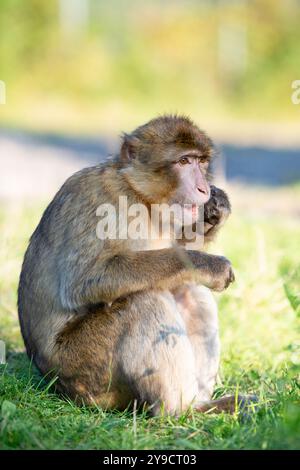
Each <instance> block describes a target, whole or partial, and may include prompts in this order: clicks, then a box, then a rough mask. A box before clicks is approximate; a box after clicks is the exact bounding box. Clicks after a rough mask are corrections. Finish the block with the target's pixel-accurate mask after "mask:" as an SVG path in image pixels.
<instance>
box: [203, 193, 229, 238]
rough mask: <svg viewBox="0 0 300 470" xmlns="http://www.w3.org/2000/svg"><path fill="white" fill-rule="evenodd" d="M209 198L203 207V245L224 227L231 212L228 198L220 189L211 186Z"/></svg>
mask: <svg viewBox="0 0 300 470" xmlns="http://www.w3.org/2000/svg"><path fill="white" fill-rule="evenodd" d="M210 188H211V197H210V199H209V201H208V202H207V203H206V204H205V205H204V243H205V244H207V243H209V242H211V241H212V240H213V239H214V238H215V236H216V235H217V233H218V231H219V230H220V228H221V227H222V226H223V225H224V223H225V222H226V220H227V219H228V217H229V215H230V212H231V204H230V202H229V199H228V196H227V194H226V193H225V191H223V190H222V189H220V188H217V187H216V186H213V185H211V187H210Z"/></svg>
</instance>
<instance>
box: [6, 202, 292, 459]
mask: <svg viewBox="0 0 300 470" xmlns="http://www.w3.org/2000/svg"><path fill="white" fill-rule="evenodd" d="M41 212H42V208H41V207H40V206H37V207H21V208H20V207H18V208H9V209H7V208H4V207H0V229H1V244H0V339H1V340H4V341H5V342H6V345H7V364H5V365H1V366H0V449H192V450H193V449H299V448H300V438H299V435H300V433H299V432H300V407H299V398H300V393H299V372H300V354H299V353H300V341H299V303H300V295H299V293H300V271H299V265H300V263H299V261H300V253H299V239H300V222H299V220H298V221H297V220H290V219H286V220H282V219H281V220H275V219H272V218H267V217H266V218H265V219H263V218H261V217H260V218H257V219H253V218H250V217H247V216H245V215H244V216H242V215H241V214H233V216H232V217H231V219H230V220H229V221H228V223H227V225H226V227H224V229H223V231H222V233H221V235H220V239H219V241H218V243H217V244H216V245H215V246H213V247H212V248H211V251H213V252H214V253H216V252H219V253H224V254H226V256H227V257H228V258H229V259H230V260H231V261H232V263H233V266H234V269H235V273H236V279H237V280H236V282H235V284H234V285H233V286H232V287H230V289H228V291H226V292H224V293H222V294H220V295H218V296H217V298H218V302H219V310H220V325H221V340H222V362H221V371H220V375H221V381H220V383H219V384H218V386H217V387H216V390H215V397H219V396H222V395H225V394H227V393H231V394H232V393H237V392H242V393H255V394H257V395H258V398H259V403H258V408H257V409H256V411H255V412H254V413H252V414H250V415H249V416H248V417H247V418H246V419H245V418H243V416H239V415H238V414H236V415H233V416H230V415H226V414H222V415H214V414H209V413H208V414H199V413H195V412H192V414H186V415H183V416H181V417H179V418H177V419H176V418H170V417H155V418H148V417H147V416H146V415H145V413H143V412H138V413H135V412H134V413H132V412H129V411H126V412H122V413H121V412H117V411H114V412H110V411H104V410H101V409H99V408H88V407H82V408H78V407H76V406H75V405H74V404H73V403H72V402H69V401H67V400H62V399H61V398H60V397H58V396H57V395H55V394H54V393H53V391H52V390H51V387H50V386H49V384H47V383H46V382H45V381H44V380H43V379H42V378H41V377H40V375H39V373H38V372H37V371H36V370H35V368H34V367H33V366H32V364H30V362H29V360H28V359H27V357H26V354H25V353H24V350H23V344H22V339H21V336H20V331H19V325H18V318H17V310H16V289H17V284H18V275H19V272H20V268H21V262H22V257H23V254H24V251H25V248H26V245H27V242H28V238H29V236H30V234H31V232H32V231H33V229H34V227H35V226H36V224H37V222H38V219H39V218H40V216H41Z"/></svg>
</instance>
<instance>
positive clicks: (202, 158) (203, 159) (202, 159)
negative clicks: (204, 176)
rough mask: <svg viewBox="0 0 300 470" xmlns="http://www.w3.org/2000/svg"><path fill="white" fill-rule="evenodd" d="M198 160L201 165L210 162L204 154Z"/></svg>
mask: <svg viewBox="0 0 300 470" xmlns="http://www.w3.org/2000/svg"><path fill="white" fill-rule="evenodd" d="M197 160H198V164H199V165H200V164H202V165H203V164H204V163H206V164H208V160H207V158H206V156H205V155H203V156H201V157H198V158H197Z"/></svg>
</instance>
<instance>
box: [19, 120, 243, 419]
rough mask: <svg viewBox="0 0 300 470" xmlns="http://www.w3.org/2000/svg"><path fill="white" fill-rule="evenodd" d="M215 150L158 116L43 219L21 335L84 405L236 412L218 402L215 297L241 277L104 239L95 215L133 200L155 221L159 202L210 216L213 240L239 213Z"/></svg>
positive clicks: (169, 251) (215, 263)
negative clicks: (221, 179) (211, 174)
mask: <svg viewBox="0 0 300 470" xmlns="http://www.w3.org/2000/svg"><path fill="white" fill-rule="evenodd" d="M212 151H213V145H212V142H211V140H210V139H209V138H208V137H207V136H206V134H205V133H204V132H203V131H201V130H200V129H199V128H198V127H197V126H196V125H195V124H194V123H192V121H191V120H190V119H188V118H186V117H181V116H163V117H159V118H157V119H153V120H152V121H150V122H148V123H147V124H145V125H143V126H141V127H139V128H137V129H136V130H135V131H134V132H132V133H131V134H129V135H124V136H123V139H122V145H121V148H120V151H119V153H118V155H117V156H116V157H115V158H114V159H112V160H111V161H107V162H105V163H103V164H99V165H97V166H94V167H91V168H85V169H83V170H82V171H79V172H78V173H76V174H74V175H73V176H71V177H70V178H69V179H68V180H67V181H66V182H65V183H64V185H63V186H62V188H61V189H60V190H59V191H58V193H57V194H56V196H55V197H54V199H53V201H52V202H51V203H50V204H49V206H48V207H47V209H46V210H45V212H44V214H43V216H42V219H41V221H40V223H39V225H38V227H37V228H36V230H35V232H34V233H33V235H32V237H31V239H30V243H29V246H28V249H27V251H26V254H25V258H24V262H23V267H22V272H21V276H20V284H19V291H18V308H19V318H20V324H21V330H22V334H23V338H24V341H25V345H26V349H27V353H28V356H29V357H30V358H32V359H33V361H34V363H35V364H36V366H37V367H38V368H39V370H40V371H41V373H42V374H45V375H47V376H51V375H57V377H58V379H57V382H56V386H57V389H58V390H59V391H60V392H62V393H63V394H64V395H67V396H68V397H70V398H71V399H73V400H75V401H76V402H77V403H78V404H81V403H85V404H88V405H93V404H97V405H98V406H101V407H103V408H105V409H108V408H110V409H111V408H117V409H125V408H127V407H128V406H129V405H130V404H132V403H133V402H134V401H135V400H136V401H137V403H138V404H140V405H146V406H147V407H148V409H149V411H150V413H152V414H153V415H155V414H158V413H159V412H160V410H161V409H162V408H163V409H164V412H166V413H169V414H175V415H177V414H180V413H182V412H184V411H186V410H187V409H188V408H189V407H193V408H195V409H198V410H200V411H206V410H208V409H210V408H213V409H214V410H215V411H221V410H232V409H233V407H234V406H235V400H234V397H224V398H222V399H220V400H215V401H211V397H212V394H213V389H214V385H215V382H216V376H217V372H218V367H219V357H220V348H219V336H218V317H217V307H216V303H215V301H214V298H213V295H212V292H211V290H214V291H222V290H223V289H226V288H227V287H228V285H229V284H230V283H231V282H232V281H233V280H234V275H233V270H232V267H231V263H230V262H229V260H227V259H226V258H225V257H223V256H215V255H212V254H208V253H206V252H205V251H204V250H203V249H202V250H197V249H188V246H187V248H186V246H184V244H183V243H176V240H175V242H174V240H173V239H172V240H171V239H166V238H165V239H160V240H153V239H151V238H145V239H143V240H138V242H137V241H136V240H130V239H129V238H125V237H116V238H103V239H100V238H99V237H98V236H97V234H96V232H97V230H96V229H97V223H98V218H97V216H96V213H97V209H98V207H99V206H102V205H104V204H108V205H109V204H110V205H112V206H113V207H114V208H116V211H118V209H117V207H118V200H119V197H120V196H125V197H126V198H127V202H128V207H130V206H131V205H133V204H143V205H144V206H145V207H146V208H147V210H148V211H149V212H147V214H149V218H150V207H151V205H153V204H167V205H171V204H174V203H175V204H177V205H178V204H179V206H180V207H182V208H183V212H185V213H186V214H187V215H188V216H189V220H190V221H191V222H192V223H195V222H196V220H197V218H198V217H199V213H200V212H201V210H202V212H204V241H210V240H211V239H212V238H213V236H214V235H215V233H216V232H217V231H218V229H219V227H220V226H221V225H222V224H223V223H224V222H225V220H226V219H227V217H228V215H229V213H230V203H229V200H228V197H227V195H226V194H225V193H224V192H223V191H222V190H220V189H218V188H216V187H215V186H212V185H210V184H209V181H208V178H207V172H208V169H209V165H210V162H211V157H212ZM203 208H204V211H203ZM150 224H151V220H150ZM121 229H122V227H119V230H121ZM242 401H243V398H241V399H240V402H241V403H242Z"/></svg>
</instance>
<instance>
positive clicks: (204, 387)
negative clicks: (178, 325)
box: [174, 284, 220, 402]
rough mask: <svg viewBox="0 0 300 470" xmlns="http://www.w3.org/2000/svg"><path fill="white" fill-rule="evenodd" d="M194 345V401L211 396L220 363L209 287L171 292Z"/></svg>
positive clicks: (202, 400) (215, 309)
mask: <svg viewBox="0 0 300 470" xmlns="http://www.w3.org/2000/svg"><path fill="white" fill-rule="evenodd" d="M174 298H175V300H176V302H177V307H178V309H179V310H180V312H181V315H182V317H183V319H184V322H185V324H186V330H187V333H188V335H189V338H190V341H191V344H192V346H193V350H194V354H195V361H196V369H197V382H198V395H197V401H200V402H206V401H208V400H210V399H211V396H212V393H213V389H214V386H215V383H216V379H217V374H218V369H219V362H220V340H219V325H218V309H217V305H216V302H215V300H214V297H213V295H212V293H211V291H210V290H209V289H207V288H206V287H204V286H199V285H196V284H189V285H184V286H182V287H181V289H178V290H177V291H176V293H175V294H174Z"/></svg>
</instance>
